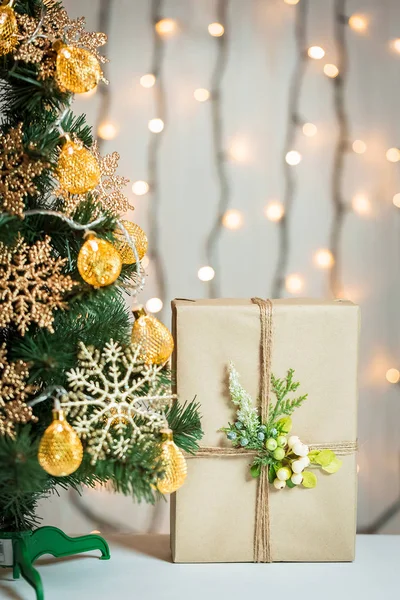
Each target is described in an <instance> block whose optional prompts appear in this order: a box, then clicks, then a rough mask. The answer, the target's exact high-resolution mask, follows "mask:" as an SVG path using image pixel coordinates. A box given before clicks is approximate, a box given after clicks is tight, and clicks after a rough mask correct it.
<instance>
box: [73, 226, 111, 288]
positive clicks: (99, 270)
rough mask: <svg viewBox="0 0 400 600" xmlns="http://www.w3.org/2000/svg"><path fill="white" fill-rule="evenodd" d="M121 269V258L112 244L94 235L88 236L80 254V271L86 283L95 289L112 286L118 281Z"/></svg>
mask: <svg viewBox="0 0 400 600" xmlns="http://www.w3.org/2000/svg"><path fill="white" fill-rule="evenodd" d="M121 268H122V261H121V257H120V255H119V253H118V251H117V250H116V249H115V248H114V246H113V245H112V244H110V242H107V241H106V240H101V239H99V238H97V237H96V236H95V235H94V234H90V235H89V236H87V239H86V242H85V243H84V244H83V246H82V248H81V249H80V251H79V254H78V271H79V274H80V276H81V277H82V279H83V280H84V281H86V283H89V284H90V285H93V286H94V287H104V286H106V285H110V284H111V283H114V281H116V280H117V279H118V277H119V274H120V273H121Z"/></svg>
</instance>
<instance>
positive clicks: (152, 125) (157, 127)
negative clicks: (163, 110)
mask: <svg viewBox="0 0 400 600" xmlns="http://www.w3.org/2000/svg"><path fill="white" fill-rule="evenodd" d="M149 129H150V131H151V132H152V133H161V131H162V130H163V129H164V121H163V120H162V119H158V118H157V119H150V121H149Z"/></svg>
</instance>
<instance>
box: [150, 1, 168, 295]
mask: <svg viewBox="0 0 400 600" xmlns="http://www.w3.org/2000/svg"><path fill="white" fill-rule="evenodd" d="M162 5H163V0H152V2H151V11H150V19H151V27H152V35H153V56H152V66H151V69H150V71H149V73H152V74H153V75H154V76H155V84H154V86H153V90H154V100H155V112H156V117H157V118H159V119H161V120H162V121H163V123H164V124H165V123H166V100H165V88H164V81H163V76H162V75H163V74H162V65H163V58H164V41H163V37H162V36H161V35H160V34H159V33H158V32H157V30H156V23H158V22H159V21H160V20H161V19H162V15H161V10H162ZM164 132H165V126H164V128H163V130H162V131H160V132H159V133H150V140H149V145H148V183H149V188H150V193H151V202H150V203H149V212H148V219H149V221H148V223H149V227H148V237H149V252H148V256H149V259H150V260H151V261H152V265H153V267H154V274H155V278H156V285H157V289H158V294H159V297H160V299H161V300H162V301H163V303H164V304H165V297H166V277H165V274H164V266H163V262H162V258H161V252H160V248H159V240H160V226H159V213H160V188H159V165H158V158H159V150H160V146H161V141H162V136H163V134H164Z"/></svg>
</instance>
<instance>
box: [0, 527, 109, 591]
mask: <svg viewBox="0 0 400 600" xmlns="http://www.w3.org/2000/svg"><path fill="white" fill-rule="evenodd" d="M91 550H100V552H101V557H100V559H101V560H108V559H109V558H110V550H109V548H108V544H107V542H106V541H105V540H104V539H103V538H102V537H101V536H99V535H95V534H90V535H83V536H81V537H76V538H71V537H69V536H68V535H66V534H65V533H64V532H63V531H61V529H57V527H39V529H35V531H23V532H13V533H7V532H1V531H0V565H1V566H4V567H12V569H13V577H14V579H18V578H19V577H20V576H21V575H22V577H23V578H24V579H25V580H26V581H27V582H28V583H29V584H30V585H31V586H32V587H33V588H34V590H35V592H36V600H44V593H43V584H42V579H41V577H40V575H39V573H38V571H37V570H36V569H35V568H34V567H33V563H34V562H35V561H36V560H37V559H38V558H39V557H40V556H42V555H43V554H51V555H52V556H55V557H56V558H61V557H62V556H71V555H73V554H80V553H81V552H90V551H91Z"/></svg>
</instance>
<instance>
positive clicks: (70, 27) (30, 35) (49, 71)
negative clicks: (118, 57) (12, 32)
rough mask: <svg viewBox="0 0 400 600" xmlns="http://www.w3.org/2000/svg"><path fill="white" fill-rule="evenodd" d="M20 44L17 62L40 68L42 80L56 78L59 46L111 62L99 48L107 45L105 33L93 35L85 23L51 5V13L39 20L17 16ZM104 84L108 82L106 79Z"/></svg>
mask: <svg viewBox="0 0 400 600" xmlns="http://www.w3.org/2000/svg"><path fill="white" fill-rule="evenodd" d="M17 20H18V28H19V32H20V35H19V40H20V44H19V46H18V47H17V48H16V50H15V52H14V58H15V59H16V60H22V61H24V62H27V63H36V64H38V65H39V75H40V77H41V78H42V79H44V78H46V77H53V76H54V74H55V63H56V57H57V53H56V51H55V50H54V47H53V46H54V44H55V43H56V42H62V43H63V44H66V45H68V46H73V47H75V48H83V49H85V50H88V51H89V52H91V53H92V54H93V55H94V56H95V57H96V59H97V60H98V61H99V62H101V63H105V62H107V59H106V58H105V57H104V56H102V55H101V54H99V52H98V48H99V47H100V46H103V45H104V44H105V43H106V42H107V36H106V34H105V33H91V32H88V31H86V30H85V19H84V18H83V17H81V18H79V19H70V18H69V16H68V13H67V11H66V10H64V9H63V8H59V7H58V6H52V5H51V4H47V9H45V10H44V11H43V13H42V14H41V15H40V16H38V17H37V18H35V17H30V16H28V15H17ZM103 81H104V82H106V83H107V81H106V80H105V79H104V78H103Z"/></svg>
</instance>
